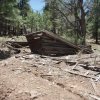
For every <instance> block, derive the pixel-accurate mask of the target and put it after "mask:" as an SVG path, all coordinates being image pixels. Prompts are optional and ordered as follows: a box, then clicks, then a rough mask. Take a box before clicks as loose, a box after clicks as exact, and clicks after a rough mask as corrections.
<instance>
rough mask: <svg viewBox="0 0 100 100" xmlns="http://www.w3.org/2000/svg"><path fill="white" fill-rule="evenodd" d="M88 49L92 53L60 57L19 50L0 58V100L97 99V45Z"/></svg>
mask: <svg viewBox="0 0 100 100" xmlns="http://www.w3.org/2000/svg"><path fill="white" fill-rule="evenodd" d="M92 46H93V49H94V53H92V54H81V53H79V54H77V55H68V56H61V57H49V56H43V55H37V54H31V53H30V49H29V48H21V53H19V54H16V55H15V54H14V55H12V56H11V57H8V58H5V59H0V100H100V45H95V44H92ZM0 49H5V50H6V49H7V48H6V47H2V45H0Z"/></svg>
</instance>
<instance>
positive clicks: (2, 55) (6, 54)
mask: <svg viewBox="0 0 100 100" xmlns="http://www.w3.org/2000/svg"><path fill="white" fill-rule="evenodd" d="M10 56H11V54H10V52H9V51H0V60H4V59H7V58H9V57H10Z"/></svg>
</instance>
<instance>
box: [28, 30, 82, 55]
mask: <svg viewBox="0 0 100 100" xmlns="http://www.w3.org/2000/svg"><path fill="white" fill-rule="evenodd" d="M26 38H27V41H28V44H29V47H30V49H31V52H33V53H37V54H41V55H48V56H62V55H73V54H76V53H77V52H79V51H81V50H82V48H81V47H79V46H76V45H74V44H72V43H70V42H68V41H66V39H64V38H62V37H60V36H58V35H56V34H53V33H51V32H48V31H39V32H35V33H31V34H27V35H26Z"/></svg>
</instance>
